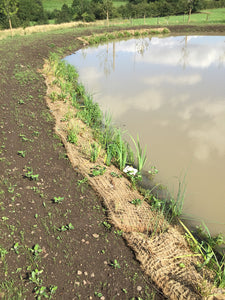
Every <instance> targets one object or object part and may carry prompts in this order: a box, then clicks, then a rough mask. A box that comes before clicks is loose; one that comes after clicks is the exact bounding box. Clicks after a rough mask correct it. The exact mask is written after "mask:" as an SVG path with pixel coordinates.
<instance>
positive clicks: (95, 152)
mask: <svg viewBox="0 0 225 300" xmlns="http://www.w3.org/2000/svg"><path fill="white" fill-rule="evenodd" d="M90 150H91V159H90V160H91V162H94V163H95V162H96V161H97V159H98V157H99V154H100V152H101V145H98V144H97V143H92V144H91V145H90Z"/></svg>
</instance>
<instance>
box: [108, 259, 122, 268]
mask: <svg viewBox="0 0 225 300" xmlns="http://www.w3.org/2000/svg"><path fill="white" fill-rule="evenodd" d="M110 266H112V267H113V268H114V269H120V268H121V267H120V264H119V263H118V261H117V260H116V259H114V261H113V262H111V263H110Z"/></svg>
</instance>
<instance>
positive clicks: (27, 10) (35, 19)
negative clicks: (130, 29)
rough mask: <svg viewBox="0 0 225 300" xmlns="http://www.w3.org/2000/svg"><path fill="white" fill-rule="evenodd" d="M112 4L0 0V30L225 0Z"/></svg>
mask: <svg viewBox="0 0 225 300" xmlns="http://www.w3.org/2000/svg"><path fill="white" fill-rule="evenodd" d="M124 3H125V4H124V5H121V6H119V7H115V6H114V5H113V1H112V0H73V2H72V5H71V6H68V5H66V4H64V5H63V6H62V8H61V9H60V10H54V11H52V12H50V11H45V10H44V8H43V4H42V1H41V0H0V29H5V28H12V27H21V26H22V27H27V26H30V25H33V24H48V23H49V21H50V20H54V22H55V23H63V22H70V21H85V22H90V21H95V20H103V19H110V18H143V17H163V16H169V15H180V14H190V13H192V12H197V11H199V10H201V9H207V8H220V7H225V0H128V1H126V2H124Z"/></svg>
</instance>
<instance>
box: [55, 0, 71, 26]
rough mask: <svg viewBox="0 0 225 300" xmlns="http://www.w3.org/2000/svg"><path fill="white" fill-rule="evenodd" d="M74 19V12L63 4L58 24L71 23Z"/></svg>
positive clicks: (57, 19)
mask: <svg viewBox="0 0 225 300" xmlns="http://www.w3.org/2000/svg"><path fill="white" fill-rule="evenodd" d="M71 19H72V11H71V9H70V8H69V7H68V5H67V4H63V6H62V8H61V10H60V11H59V13H58V16H57V18H56V22H57V23H66V22H70V21H71Z"/></svg>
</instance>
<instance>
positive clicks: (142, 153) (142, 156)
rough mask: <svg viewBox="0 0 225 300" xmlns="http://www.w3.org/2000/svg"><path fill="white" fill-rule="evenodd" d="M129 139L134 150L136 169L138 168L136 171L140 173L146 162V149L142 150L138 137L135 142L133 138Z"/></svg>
mask: <svg viewBox="0 0 225 300" xmlns="http://www.w3.org/2000/svg"><path fill="white" fill-rule="evenodd" d="M130 137H131V139H132V141H133V143H134V146H135V149H136V158H137V168H138V171H139V172H140V171H141V170H142V169H143V167H144V165H145V163H146V160H147V156H146V147H145V148H144V150H142V148H141V144H140V141H139V136H138V135H137V142H136V141H135V140H134V138H133V137H132V136H130Z"/></svg>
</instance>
